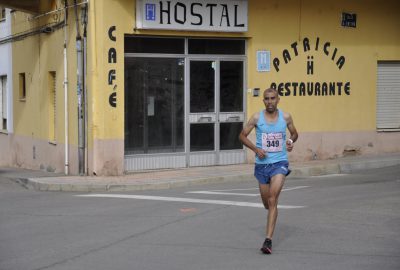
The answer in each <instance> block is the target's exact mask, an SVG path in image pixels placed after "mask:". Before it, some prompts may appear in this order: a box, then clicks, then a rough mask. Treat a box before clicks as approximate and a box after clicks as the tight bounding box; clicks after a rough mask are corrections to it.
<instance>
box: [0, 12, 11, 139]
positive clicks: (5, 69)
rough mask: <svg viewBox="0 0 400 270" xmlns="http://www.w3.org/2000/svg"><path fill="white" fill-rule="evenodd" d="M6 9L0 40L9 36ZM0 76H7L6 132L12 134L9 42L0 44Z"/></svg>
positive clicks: (0, 23)
mask: <svg viewBox="0 0 400 270" xmlns="http://www.w3.org/2000/svg"><path fill="white" fill-rule="evenodd" d="M10 11H11V10H10V9H6V20H5V21H1V22H0V39H3V38H5V37H8V36H10V35H11V16H12V15H11V13H10ZM0 59H1V61H0V76H4V75H6V76H7V118H8V119H7V130H8V133H13V113H12V111H13V110H12V108H13V106H12V104H13V103H12V100H13V96H12V94H13V91H12V89H13V87H12V82H13V80H12V45H11V42H9V43H5V44H0Z"/></svg>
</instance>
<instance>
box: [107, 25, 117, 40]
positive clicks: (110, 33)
mask: <svg viewBox="0 0 400 270" xmlns="http://www.w3.org/2000/svg"><path fill="white" fill-rule="evenodd" d="M115 28H116V27H115V25H113V26H111V27H110V28H109V29H108V37H109V38H110V40H111V41H117V38H116V37H115V36H114V32H115Z"/></svg>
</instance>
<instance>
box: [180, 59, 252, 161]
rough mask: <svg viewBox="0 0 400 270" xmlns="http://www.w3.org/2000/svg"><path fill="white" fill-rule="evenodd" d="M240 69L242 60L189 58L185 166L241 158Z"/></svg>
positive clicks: (242, 93) (241, 93)
mask: <svg viewBox="0 0 400 270" xmlns="http://www.w3.org/2000/svg"><path fill="white" fill-rule="evenodd" d="M243 69H244V62H243V61H225V60H219V59H217V60H190V61H189V99H190V100H189V117H188V119H189V121H188V122H189V123H188V126H189V127H188V130H189V136H187V137H188V138H189V140H188V141H189V143H188V148H189V166H210V165H222V164H235V163H242V162H244V159H245V152H244V150H243V146H242V144H241V143H240V142H239V139H238V136H239V133H240V131H241V129H242V127H243V121H244V79H243V78H244V70H243Z"/></svg>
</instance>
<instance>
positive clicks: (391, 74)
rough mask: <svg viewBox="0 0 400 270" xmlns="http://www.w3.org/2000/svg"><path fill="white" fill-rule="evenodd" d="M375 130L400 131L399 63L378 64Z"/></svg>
mask: <svg viewBox="0 0 400 270" xmlns="http://www.w3.org/2000/svg"><path fill="white" fill-rule="evenodd" d="M377 77H378V80H377V106H376V107H377V108H376V122H377V129H380V130H382V129H400V63H393V62H391V63H384V62H381V63H378V76H377Z"/></svg>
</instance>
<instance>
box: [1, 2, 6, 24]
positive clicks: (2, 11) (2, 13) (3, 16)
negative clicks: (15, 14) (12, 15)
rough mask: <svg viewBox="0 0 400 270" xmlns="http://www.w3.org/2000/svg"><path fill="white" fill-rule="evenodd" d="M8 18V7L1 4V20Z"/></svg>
mask: <svg viewBox="0 0 400 270" xmlns="http://www.w3.org/2000/svg"><path fill="white" fill-rule="evenodd" d="M5 20H6V9H5V8H4V7H2V6H0V22H2V21H5Z"/></svg>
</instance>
